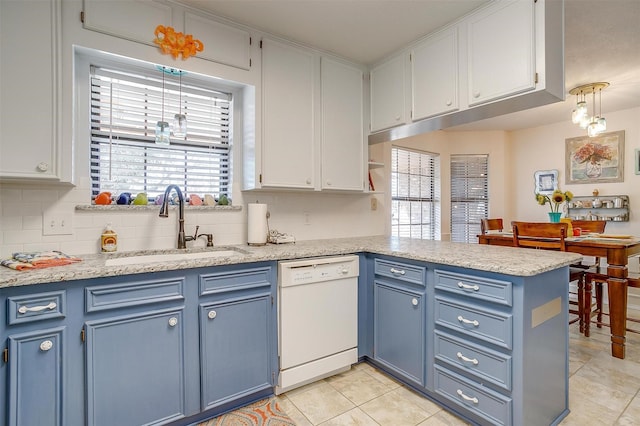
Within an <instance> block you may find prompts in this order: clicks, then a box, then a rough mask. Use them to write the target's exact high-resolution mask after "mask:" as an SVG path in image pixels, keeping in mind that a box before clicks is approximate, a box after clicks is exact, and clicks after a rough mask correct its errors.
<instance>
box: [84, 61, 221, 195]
mask: <svg viewBox="0 0 640 426" xmlns="http://www.w3.org/2000/svg"><path fill="white" fill-rule="evenodd" d="M181 86H182V87H181V88H180V78H179V76H177V75H172V74H166V75H165V76H164V102H163V89H162V88H163V71H161V70H156V69H151V70H149V72H147V73H145V72H141V71H139V69H136V70H135V71H134V72H131V71H128V70H121V69H108V68H104V67H97V66H92V67H91V180H92V195H93V197H95V195H97V194H98V193H99V192H101V191H109V192H111V193H112V194H113V195H117V194H119V193H121V192H131V193H132V194H133V195H135V194H136V193H139V192H146V193H147V195H148V196H149V197H150V198H151V199H153V197H155V196H157V195H159V194H161V193H163V192H164V190H165V188H166V187H167V185H169V184H176V185H178V186H179V187H180V188H181V189H182V191H183V192H185V193H186V194H198V195H200V196H204V194H212V195H217V194H228V193H229V191H230V187H229V185H230V173H231V170H230V140H231V132H230V129H231V111H232V108H231V101H232V98H231V95H230V94H228V93H223V92H221V91H217V90H215V89H213V88H209V87H205V85H204V84H198V83H195V82H193V81H190V80H189V79H187V78H185V77H182V85H181ZM163 104H164V121H166V122H168V123H169V124H171V123H172V121H173V117H174V115H175V114H177V113H179V112H181V113H182V114H185V115H186V117H187V121H188V131H187V135H186V137H182V138H176V137H174V136H173V135H172V136H171V143H170V145H157V144H156V143H155V126H156V122H158V121H159V120H161V119H162V118H163V111H162V109H163ZM179 104H180V105H179Z"/></svg>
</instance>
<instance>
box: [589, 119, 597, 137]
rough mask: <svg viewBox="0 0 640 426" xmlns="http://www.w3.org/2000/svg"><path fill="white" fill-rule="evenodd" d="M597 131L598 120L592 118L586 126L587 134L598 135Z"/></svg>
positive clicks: (590, 135)
mask: <svg viewBox="0 0 640 426" xmlns="http://www.w3.org/2000/svg"><path fill="white" fill-rule="evenodd" d="M598 133H599V132H598V121H597V120H596V119H595V118H594V119H593V121H592V122H591V123H589V125H588V126H587V135H588V136H589V137H590V138H592V137H594V136H598Z"/></svg>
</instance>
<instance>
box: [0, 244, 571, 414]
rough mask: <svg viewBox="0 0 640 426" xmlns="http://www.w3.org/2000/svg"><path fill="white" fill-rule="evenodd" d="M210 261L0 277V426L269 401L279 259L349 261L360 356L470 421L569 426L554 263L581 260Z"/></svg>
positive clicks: (288, 252) (562, 286)
mask: <svg viewBox="0 0 640 426" xmlns="http://www.w3.org/2000/svg"><path fill="white" fill-rule="evenodd" d="M218 249H220V250H223V249H224V250H225V254H224V255H223V256H222V257H206V258H204V257H193V258H188V259H186V260H184V259H180V260H167V261H162V262H158V263H130V264H128V263H127V262H126V261H125V262H113V261H112V262H109V263H110V266H107V265H106V261H107V260H109V259H118V258H120V259H122V258H124V257H125V256H126V254H125V253H116V254H115V255H109V256H105V255H88V256H80V257H82V258H83V260H82V262H79V263H77V264H73V265H68V266H64V267H57V268H48V269H47V270H38V271H29V272H16V271H12V270H9V269H3V270H1V271H0V288H2V310H3V314H4V315H3V317H5V318H6V319H7V320H6V322H3V323H2V324H1V325H0V334H1V337H2V341H3V342H5V341H6V342H8V347H7V348H6V349H7V350H8V351H5V358H6V359H7V360H8V362H7V361H5V367H4V368H1V369H0V382H2V383H7V381H8V383H9V387H8V389H9V392H8V393H6V394H5V395H6V397H4V396H3V397H2V399H0V418H3V419H6V418H8V419H9V420H10V421H9V424H14V423H18V422H16V419H22V420H25V419H26V420H27V423H28V422H29V421H30V420H33V419H35V418H36V417H33V416H40V415H42V413H38V412H37V410H34V409H33V407H35V406H36V405H35V404H31V403H30V401H32V402H33V401H35V400H34V398H37V399H38V405H37V407H41V409H42V410H43V411H45V412H46V413H45V414H46V415H47V416H53V417H55V418H57V419H60V423H58V424H67V425H81V424H90V425H107V424H129V423H127V422H125V423H120V421H122V420H123V419H129V420H128V421H129V422H133V423H131V424H142V423H153V424H175V425H183V424H189V423H190V422H194V421H196V420H198V419H202V418H205V417H211V416H213V415H215V414H217V413H220V412H223V411H226V410H230V409H233V408H235V407H238V406H241V405H244V404H246V403H248V402H251V401H253V400H255V399H258V398H262V397H265V396H268V395H271V394H272V393H273V387H274V386H275V384H276V382H277V375H278V361H277V347H278V345H277V337H276V336H277V330H276V329H277V320H276V318H277V317H276V306H277V302H274V301H273V300H274V299H275V300H276V301H277V294H278V293H277V277H276V270H277V268H276V265H277V261H279V260H285V259H300V258H312V257H317V256H329V255H341V254H358V255H359V256H360V277H359V283H358V288H359V289H358V354H359V357H360V359H362V360H366V361H368V362H371V363H372V364H374V365H375V366H376V367H378V368H380V369H382V370H384V371H386V372H387V373H389V374H391V375H393V376H394V377H396V378H398V379H399V380H401V381H402V382H404V383H405V384H407V385H408V386H410V387H412V388H414V389H415V390H417V391H418V392H421V393H422V394H423V395H425V396H426V397H428V398H431V399H432V400H434V401H436V402H438V403H439V404H441V405H443V406H444V407H446V408H447V409H450V410H452V411H455V412H456V413H457V414H458V415H460V416H462V417H464V418H466V419H468V420H469V421H472V422H474V423H478V424H505V425H507V424H527V425H538V424H539V425H543V424H544V425H548V424H557V423H559V421H560V420H561V419H562V418H563V417H564V416H566V414H567V413H568V319H567V294H568V265H569V264H571V263H573V262H575V261H576V260H578V259H579V257H580V256H579V255H576V254H570V253H554V252H544V251H543V252H540V251H535V252H534V251H529V250H525V249H513V248H508V247H486V246H479V245H476V244H459V243H449V242H440V241H423V240H412V239H398V238H388V237H363V238H348V239H346V238H345V239H331V240H315V241H301V242H297V243H295V244H283V245H268V246H263V247H249V246H245V245H242V246H240V245H239V246H225V247H220V248H218ZM170 252H171V253H174V252H175V251H174V250H171V251H170ZM163 253H164V252H163ZM236 253H237V254H236ZM138 254H139V255H143V254H148V253H138ZM155 254H156V255H157V254H159V253H155ZM114 263H115V264H114ZM405 302H406V303H405ZM41 307H42V309H40V308H41ZM34 308H35V309H34ZM225 318H233V321H230V320H225ZM225 321H226V322H225ZM256 325H260V326H256ZM398 327H402V328H401V329H400V330H398V329H397V328H398ZM78 336H80V338H78ZM391 336H401V338H400V339H399V340H398V339H391V338H390V337H391ZM247 341H250V342H251V345H253V346H251V347H250V348H249V349H248V348H247V347H245V346H243V345H246V344H247V343H246V342H247ZM219 342H224V344H220V343H219ZM405 345H406V346H405ZM221 347H224V348H225V350H226V349H229V350H227V351H226V352H227V353H225V351H223V350H222V349H221ZM3 349H5V348H3ZM234 350H237V352H234ZM7 352H8V354H7ZM229 352H231V353H229ZM256 354H257V355H259V356H256ZM414 355H415V356H414ZM34 363H45V364H46V367H47V368H46V369H45V371H47V374H46V375H45V376H44V377H34V375H33V374H32V371H34V370H35V369H34V368H33V367H34V365H35V364H34ZM143 365H144V366H145V368H144V369H143V368H142V366H143ZM40 366H41V367H42V365H40ZM78 366H84V368H83V367H78ZM238 371H242V372H244V373H246V374H238ZM234 374H235V375H234ZM134 378H135V379H134ZM71 394H75V395H78V394H84V395H85V398H81V399H80V400H84V401H85V403H84V404H80V403H78V402H77V401H75V400H78V398H71ZM117 395H121V396H117ZM130 400H135V401H137V403H136V404H132V405H128V401H130ZM18 401H20V403H18ZM145 407H152V408H145ZM39 409H40V408H39ZM37 418H40V417H37ZM12 421H13V422H14V423H12ZM23 423H24V422H23Z"/></svg>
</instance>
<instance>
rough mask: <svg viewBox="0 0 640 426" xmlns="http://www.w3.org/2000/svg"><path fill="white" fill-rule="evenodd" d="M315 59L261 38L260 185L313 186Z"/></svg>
mask: <svg viewBox="0 0 640 426" xmlns="http://www.w3.org/2000/svg"><path fill="white" fill-rule="evenodd" d="M315 60H316V58H315V56H314V54H313V52H311V51H309V50H303V49H301V48H297V47H294V46H291V45H287V44H284V43H280V42H277V41H275V40H269V39H263V40H262V173H261V175H262V176H261V182H262V187H284V188H300V189H313V188H314V185H315V171H316V169H315V164H316V161H315V134H314V133H315V131H314V113H315V109H314V107H315V96H314V90H315V80H316V75H317V73H316V66H315Z"/></svg>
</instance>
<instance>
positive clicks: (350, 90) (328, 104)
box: [320, 57, 364, 191]
mask: <svg viewBox="0 0 640 426" xmlns="http://www.w3.org/2000/svg"><path fill="white" fill-rule="evenodd" d="M320 75H321V83H320V84H321V88H322V89H321V90H322V92H321V94H322V169H321V170H322V189H340V190H359V191H362V190H363V189H364V172H363V167H364V136H363V130H362V77H363V76H362V71H361V70H359V69H357V68H354V67H352V66H349V65H347V64H344V63H341V62H337V61H334V60H331V59H328V58H324V57H323V58H322V59H321V68H320Z"/></svg>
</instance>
